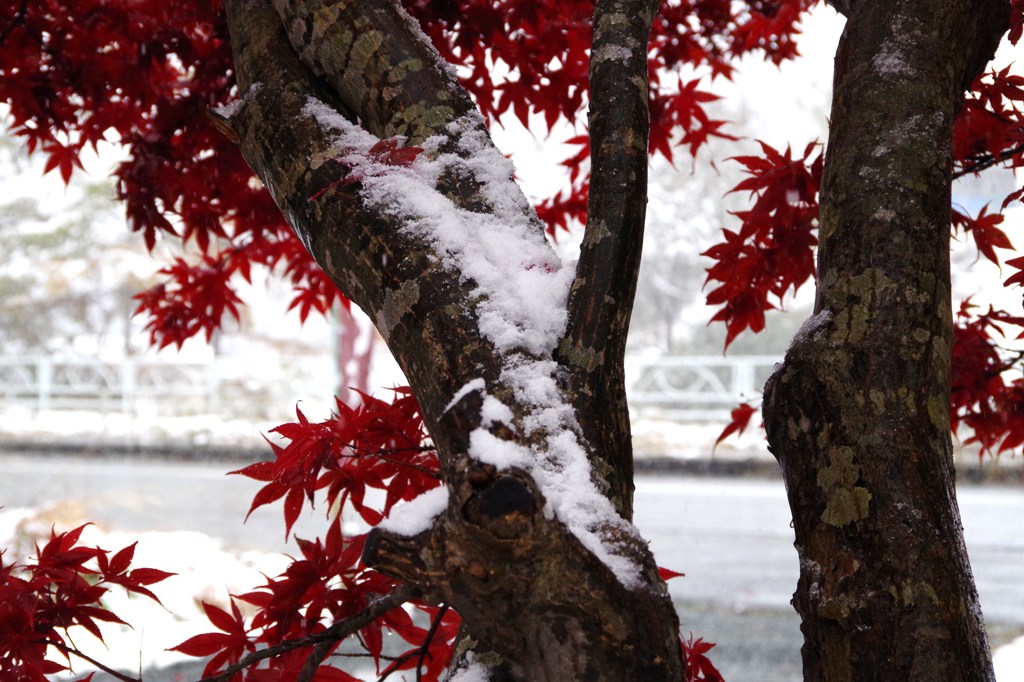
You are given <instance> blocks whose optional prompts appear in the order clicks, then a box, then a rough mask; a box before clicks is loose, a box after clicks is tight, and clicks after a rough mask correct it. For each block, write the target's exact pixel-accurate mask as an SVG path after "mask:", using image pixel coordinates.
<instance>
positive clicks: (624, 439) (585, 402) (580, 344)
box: [558, 0, 658, 518]
mask: <svg viewBox="0 0 1024 682" xmlns="http://www.w3.org/2000/svg"><path fill="white" fill-rule="evenodd" d="M657 4H658V3H657V2H651V0H610V1H608V2H598V3H597V5H596V7H595V8H594V18H593V24H594V35H593V40H592V43H591V44H592V57H591V61H590V97H591V103H590V135H591V142H592V144H591V149H590V158H591V168H592V171H591V183H590V194H589V196H588V198H587V226H586V231H585V232H584V238H583V244H582V245H581V247H580V260H579V272H580V273H581V276H580V277H578V278H577V279H576V281H575V282H574V283H573V288H572V291H571V293H570V297H569V322H568V325H567V329H566V334H565V336H564V337H563V339H562V340H561V342H560V343H559V348H558V357H559V360H560V361H561V362H562V363H563V364H565V365H567V366H568V367H570V368H572V371H573V376H574V377H575V378H576V385H575V386H574V388H575V389H576V390H575V393H574V395H575V398H576V408H577V410H578V411H579V412H580V413H582V414H601V415H604V418H602V419H591V420H586V421H584V422H583V423H582V427H583V433H584V435H585V436H586V438H587V440H588V441H589V442H590V443H592V444H593V446H594V448H595V450H596V451H598V452H601V453H605V454H604V457H603V459H602V460H600V461H599V462H598V466H601V465H603V466H604V470H605V471H607V474H606V478H607V480H608V481H609V484H610V495H611V497H612V499H613V501H615V503H616V505H617V507H618V508H619V509H620V511H621V513H622V514H623V515H624V516H626V518H632V514H633V445H632V439H631V436H630V425H629V407H628V405H627V403H626V384H625V375H624V371H623V368H624V358H625V353H626V334H627V332H628V330H629V319H630V314H631V313H632V310H633V298H634V296H635V294H636V280H637V274H638V273H639V271H640V253H641V249H642V247H643V238H644V220H645V218H646V213H647V191H646V189H647V139H648V130H649V122H648V112H647V37H648V32H649V31H650V26H651V21H652V20H653V18H654V13H655V12H656V11H657ZM625 55H628V57H627V56H625Z"/></svg>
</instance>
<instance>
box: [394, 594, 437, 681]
mask: <svg viewBox="0 0 1024 682" xmlns="http://www.w3.org/2000/svg"><path fill="white" fill-rule="evenodd" d="M450 608H451V606H449V605H448V604H442V605H441V609H440V610H439V611H438V612H437V615H436V616H434V619H433V620H432V621H431V623H430V629H429V630H427V636H426V637H425V638H424V640H423V643H422V644H421V645H420V646H419V647H418V648H416V649H413V650H412V651H407V652H406V653H404V654H402V655H401V656H398V657H397V658H395V659H394V661H393V662H392V663H391V665H389V666H388V667H387V668H385V669H384V672H382V673H381V674H380V677H378V678H377V682H384V680H386V679H387V678H388V677H390V676H391V673H393V672H395V671H397V670H398V669H399V668H401V667H402V666H403V665H404V664H405V662H406V661H408V660H409V659H410V658H412V657H413V656H416V657H418V659H419V660H418V661H417V662H416V682H421V680H422V679H423V677H422V676H423V672H422V671H423V661H424V660H426V658H427V650H428V649H429V648H430V642H431V640H433V639H434V635H435V634H436V633H437V628H438V627H439V626H440V625H441V619H442V618H444V614H446V613H448V609H450Z"/></svg>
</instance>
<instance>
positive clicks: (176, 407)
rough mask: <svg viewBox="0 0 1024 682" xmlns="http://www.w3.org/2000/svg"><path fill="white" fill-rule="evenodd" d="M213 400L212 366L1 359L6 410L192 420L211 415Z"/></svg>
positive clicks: (1, 395) (132, 360) (130, 360)
mask: <svg viewBox="0 0 1024 682" xmlns="http://www.w3.org/2000/svg"><path fill="white" fill-rule="evenodd" d="M217 395H218V381H217V374H216V365H215V364H214V363H196V362H164V361H159V360H152V359H142V358H125V359H121V360H117V361H104V360H99V359H91V358H87V359H81V358H70V359H69V358H52V357H42V356H36V357H3V356H0V400H2V401H3V404H5V405H21V406H26V407H33V408H36V409H40V410H60V409H71V410H95V411H102V412H111V411H117V412H126V413H134V412H137V411H138V410H139V409H140V408H141V407H143V406H145V405H147V404H160V405H161V406H162V408H164V409H166V408H167V407H170V408H171V409H172V411H173V412H175V413H184V414H193V413H200V412H204V411H210V410H212V409H214V408H215V407H216V405H217Z"/></svg>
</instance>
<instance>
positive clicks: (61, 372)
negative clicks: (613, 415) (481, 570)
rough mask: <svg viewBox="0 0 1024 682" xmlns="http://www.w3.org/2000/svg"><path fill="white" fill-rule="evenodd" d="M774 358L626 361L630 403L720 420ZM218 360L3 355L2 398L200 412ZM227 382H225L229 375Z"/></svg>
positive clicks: (218, 387) (32, 403) (213, 406)
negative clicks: (111, 359) (184, 360)
mask: <svg viewBox="0 0 1024 682" xmlns="http://www.w3.org/2000/svg"><path fill="white" fill-rule="evenodd" d="M778 360H779V358H777V357H775V356H762V355H736V356H728V357H722V356H715V355H688V356H665V357H660V358H656V359H653V360H649V361H630V362H628V363H627V382H628V386H629V388H628V391H629V400H630V407H631V409H632V410H633V411H634V413H635V414H637V415H638V416H650V417H661V418H665V419H671V420H675V421H690V422H692V421H708V420H712V421H721V420H722V419H723V418H727V417H728V415H729V410H730V409H732V408H733V407H735V406H736V405H737V404H738V403H739V402H741V401H752V400H753V401H756V400H758V399H759V398H760V395H761V387H762V386H763V385H764V382H765V380H766V379H767V378H768V376H769V375H770V374H771V372H772V368H773V366H774V365H775V363H776V362H778ZM217 366H218V365H217V362H215V361H214V362H166V361H158V360H153V359H145V358H126V359H123V360H119V361H114V362H106V361H102V360H95V359H61V358H50V357H4V356H0V403H2V405H21V406H25V407H30V408H35V409H40V410H60V409H78V410H96V411H103V412H125V413H136V412H138V411H139V410H140V409H145V408H146V407H147V406H159V408H160V411H161V412H171V413H175V414H201V413H208V412H211V411H216V410H217V407H218V405H220V404H223V403H224V402H226V401H227V400H228V399H226V398H224V396H222V395H221V394H222V393H223V392H224V390H225V388H226V384H225V382H223V381H221V380H220V379H219V375H218V370H217ZM229 383H230V382H229Z"/></svg>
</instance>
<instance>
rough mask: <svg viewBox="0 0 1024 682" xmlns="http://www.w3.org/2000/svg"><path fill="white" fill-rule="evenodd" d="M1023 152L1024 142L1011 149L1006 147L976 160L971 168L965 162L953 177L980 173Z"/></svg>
mask: <svg viewBox="0 0 1024 682" xmlns="http://www.w3.org/2000/svg"><path fill="white" fill-rule="evenodd" d="M1021 152H1024V144H1019V145H1017V146H1016V147H1011V148H1010V149H1004V150H1003V151H1001V152H999V153H998V154H995V155H991V156H989V157H988V158H985V159H982V160H981V161H976V162H974V165H973V166H971V167H970V168H968V167H967V165H966V162H965V163H964V167H963V168H961V169H960V170H958V171H953V179H954V180H956V179H957V178H962V177H964V176H965V175H970V174H971V173H980V172H981V171H983V170H986V169H988V168H991V167H992V166H995V165H996V164H1000V163H1002V162H1003V161H1008V160H1009V159H1012V158H1013V157H1014V156H1016V155H1017V154H1020V153H1021Z"/></svg>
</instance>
